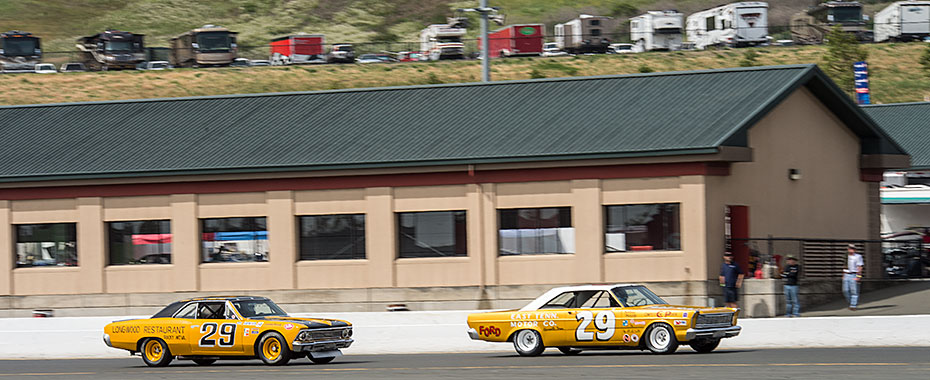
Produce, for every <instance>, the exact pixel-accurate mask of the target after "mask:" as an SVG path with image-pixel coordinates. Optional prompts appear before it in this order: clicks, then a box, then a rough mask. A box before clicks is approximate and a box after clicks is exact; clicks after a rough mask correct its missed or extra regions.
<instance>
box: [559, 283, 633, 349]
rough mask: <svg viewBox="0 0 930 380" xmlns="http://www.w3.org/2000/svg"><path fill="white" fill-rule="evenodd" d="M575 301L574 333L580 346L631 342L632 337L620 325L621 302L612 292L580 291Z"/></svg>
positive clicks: (574, 337) (575, 340)
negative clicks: (576, 304) (625, 333)
mask: <svg viewBox="0 0 930 380" xmlns="http://www.w3.org/2000/svg"><path fill="white" fill-rule="evenodd" d="M575 301H576V302H577V303H578V307H577V309H576V310H575V329H574V331H573V333H572V338H573V341H574V343H576V344H577V345H579V346H582V345H584V346H605V345H606V346H616V345H618V344H623V343H624V342H626V343H629V342H630V337H629V335H626V338H625V339H626V340H624V334H623V333H622V332H623V331H622V330H621V327H620V326H618V322H619V321H618V319H619V318H618V314H619V313H620V312H619V309H620V304H619V303H618V302H617V301H616V300H615V299H614V298H613V297H612V296H611V295H610V292H607V291H603V290H597V291H579V292H576V296H575Z"/></svg>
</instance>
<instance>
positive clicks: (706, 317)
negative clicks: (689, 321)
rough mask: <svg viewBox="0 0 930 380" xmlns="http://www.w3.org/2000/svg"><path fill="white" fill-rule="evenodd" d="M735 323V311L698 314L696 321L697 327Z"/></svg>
mask: <svg viewBox="0 0 930 380" xmlns="http://www.w3.org/2000/svg"><path fill="white" fill-rule="evenodd" d="M731 325H733V313H715V314H698V316H697V321H696V322H695V323H694V328H696V329H710V328H716V327H730V326H731Z"/></svg>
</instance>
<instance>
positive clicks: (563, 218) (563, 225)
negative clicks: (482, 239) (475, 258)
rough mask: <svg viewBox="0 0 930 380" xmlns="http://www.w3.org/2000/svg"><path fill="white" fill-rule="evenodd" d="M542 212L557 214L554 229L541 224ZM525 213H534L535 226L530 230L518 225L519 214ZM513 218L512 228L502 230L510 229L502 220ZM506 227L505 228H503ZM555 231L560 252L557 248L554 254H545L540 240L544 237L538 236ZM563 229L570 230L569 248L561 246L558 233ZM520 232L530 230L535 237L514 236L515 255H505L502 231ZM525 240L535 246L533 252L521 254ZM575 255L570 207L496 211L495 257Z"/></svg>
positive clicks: (518, 208)
mask: <svg viewBox="0 0 930 380" xmlns="http://www.w3.org/2000/svg"><path fill="white" fill-rule="evenodd" d="M544 210H555V211H556V212H557V214H556V216H555V219H556V220H557V221H556V226H555V227H545V226H544V225H543V224H544V223H543V221H544V219H543V218H542V217H541V213H542V212H543V211H544ZM527 211H532V212H535V216H534V219H533V221H534V222H535V226H533V227H530V228H521V227H522V226H521V225H520V221H521V219H520V214H521V213H525V212H527ZM511 212H512V213H514V214H515V215H513V216H511V215H505V214H507V213H511ZM505 218H506V219H510V218H514V224H513V226H512V227H513V228H504V227H511V226H510V225H509V223H505V220H504V219H505ZM505 225H506V226H505ZM550 229H555V230H556V242H558V243H560V244H559V245H561V246H562V249H561V252H559V250H558V248H557V249H556V250H555V252H547V249H546V243H545V242H544V241H543V240H542V239H544V237H543V236H542V235H541V234H540V231H542V230H550ZM563 229H570V230H571V244H570V245H571V246H570V247H566V246H565V245H567V244H561V243H563V242H562V237H561V235H560V232H561V231H562V230H563ZM521 230H532V231H534V233H533V235H535V236H526V237H524V236H516V237H515V238H514V240H515V241H516V244H517V246H518V250H517V251H516V253H505V251H504V244H505V243H504V238H503V237H502V236H501V234H502V231H521ZM526 240H531V241H532V244H533V245H534V246H535V248H534V251H533V252H523V247H524V246H526V245H527V244H526V243H525V241H526ZM575 253H576V239H575V224H574V219H573V213H572V206H556V207H517V208H498V209H497V255H498V257H500V256H531V255H573V254H575Z"/></svg>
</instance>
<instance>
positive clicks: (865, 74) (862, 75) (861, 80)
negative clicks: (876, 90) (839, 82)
mask: <svg viewBox="0 0 930 380" xmlns="http://www.w3.org/2000/svg"><path fill="white" fill-rule="evenodd" d="M853 74H854V78H853V79H854V80H855V82H856V102H857V103H859V104H870V103H871V101H870V100H871V99H869V64H868V63H865V62H856V63H854V64H853Z"/></svg>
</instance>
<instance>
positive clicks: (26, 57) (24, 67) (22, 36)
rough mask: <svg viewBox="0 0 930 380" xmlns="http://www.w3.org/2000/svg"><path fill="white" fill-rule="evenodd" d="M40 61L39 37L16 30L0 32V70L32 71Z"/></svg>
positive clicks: (14, 71) (13, 71)
mask: <svg viewBox="0 0 930 380" xmlns="http://www.w3.org/2000/svg"><path fill="white" fill-rule="evenodd" d="M39 62H42V48H41V46H40V43H39V37H36V36H33V35H32V33H26V32H20V31H18V30H13V31H9V32H6V33H0V72H5V73H16V72H27V73H28V72H32V71H33V70H35V66H36V64H37V63H39Z"/></svg>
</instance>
